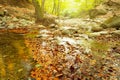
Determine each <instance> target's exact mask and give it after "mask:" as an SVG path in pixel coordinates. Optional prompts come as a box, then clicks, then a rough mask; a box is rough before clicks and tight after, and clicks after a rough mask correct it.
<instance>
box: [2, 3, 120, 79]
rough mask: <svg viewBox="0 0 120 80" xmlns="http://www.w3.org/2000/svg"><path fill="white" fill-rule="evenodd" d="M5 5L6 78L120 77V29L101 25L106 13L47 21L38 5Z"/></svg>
mask: <svg viewBox="0 0 120 80" xmlns="http://www.w3.org/2000/svg"><path fill="white" fill-rule="evenodd" d="M1 8H2V9H3V10H4V9H6V10H7V11H8V14H7V15H3V16H0V65H2V66H1V67H0V80H26V79H27V80H34V79H36V80H120V68H119V67H120V33H118V32H119V30H116V29H114V28H112V29H101V28H100V27H99V25H100V24H99V23H102V22H103V21H104V20H105V19H106V18H97V19H94V21H93V20H91V19H89V18H74V19H59V20H56V21H57V22H58V25H54V24H51V25H50V26H43V25H40V24H35V22H34V21H35V19H34V15H33V12H34V11H32V10H29V9H26V8H18V7H10V6H7V7H2V5H1ZM0 14H1V13H0ZM95 31H97V32H95Z"/></svg>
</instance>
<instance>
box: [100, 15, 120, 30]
mask: <svg viewBox="0 0 120 80" xmlns="http://www.w3.org/2000/svg"><path fill="white" fill-rule="evenodd" d="M100 26H101V27H103V28H116V29H119V28H120V16H113V17H111V18H109V19H107V20H106V21H105V22H103V23H102V24H101V25H100Z"/></svg>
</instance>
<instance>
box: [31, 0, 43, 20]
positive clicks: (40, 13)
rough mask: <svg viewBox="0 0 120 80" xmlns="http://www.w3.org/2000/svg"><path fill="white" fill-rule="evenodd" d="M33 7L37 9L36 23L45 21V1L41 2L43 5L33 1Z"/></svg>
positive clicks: (36, 0) (35, 0)
mask: <svg viewBox="0 0 120 80" xmlns="http://www.w3.org/2000/svg"><path fill="white" fill-rule="evenodd" d="M32 2H33V5H34V7H35V17H36V22H39V21H41V20H43V18H44V4H45V0H41V5H40V3H39V1H38V0H32Z"/></svg>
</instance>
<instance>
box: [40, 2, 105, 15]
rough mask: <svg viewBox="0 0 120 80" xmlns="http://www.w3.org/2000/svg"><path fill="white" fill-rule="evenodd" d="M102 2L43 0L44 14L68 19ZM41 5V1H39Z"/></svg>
mask: <svg viewBox="0 0 120 80" xmlns="http://www.w3.org/2000/svg"><path fill="white" fill-rule="evenodd" d="M102 1H103V0H45V7H44V8H45V12H46V13H50V14H54V15H58V14H60V15H62V16H68V17H78V16H80V13H81V12H84V11H88V10H90V9H92V8H94V6H95V5H98V4H100V3H101V2H102ZM39 2H40V4H41V0H39Z"/></svg>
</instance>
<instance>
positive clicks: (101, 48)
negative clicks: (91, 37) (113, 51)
mask: <svg viewBox="0 0 120 80" xmlns="http://www.w3.org/2000/svg"><path fill="white" fill-rule="evenodd" d="M91 45H92V52H93V55H94V57H96V58H98V57H100V58H103V57H105V56H106V55H107V54H106V52H107V51H108V49H109V48H110V44H109V43H106V42H104V41H103V42H102V41H101V42H100V41H96V40H95V41H94V42H93V43H92V44H91Z"/></svg>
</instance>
